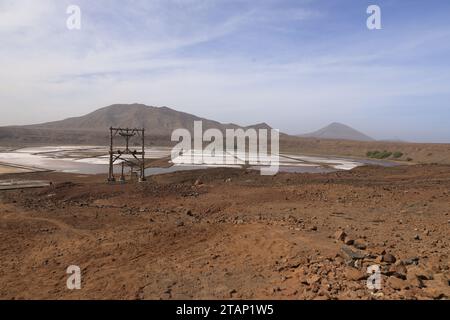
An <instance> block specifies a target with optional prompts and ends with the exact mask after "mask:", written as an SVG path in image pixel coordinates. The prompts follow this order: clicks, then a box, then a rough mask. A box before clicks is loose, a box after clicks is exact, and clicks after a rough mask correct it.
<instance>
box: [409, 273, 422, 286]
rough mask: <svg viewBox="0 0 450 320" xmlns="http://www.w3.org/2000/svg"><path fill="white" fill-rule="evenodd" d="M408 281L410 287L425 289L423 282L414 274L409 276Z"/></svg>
mask: <svg viewBox="0 0 450 320" xmlns="http://www.w3.org/2000/svg"><path fill="white" fill-rule="evenodd" d="M406 281H407V284H408V285H409V287H417V288H423V281H422V280H421V279H420V278H418V277H417V276H416V275H414V274H408V275H407V276H406Z"/></svg>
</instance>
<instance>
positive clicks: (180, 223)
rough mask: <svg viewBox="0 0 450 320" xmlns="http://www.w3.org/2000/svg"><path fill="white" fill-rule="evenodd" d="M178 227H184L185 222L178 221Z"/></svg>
mask: <svg viewBox="0 0 450 320" xmlns="http://www.w3.org/2000/svg"><path fill="white" fill-rule="evenodd" d="M176 226H177V227H182V226H184V222H183V221H181V220H178V221H177V222H176Z"/></svg>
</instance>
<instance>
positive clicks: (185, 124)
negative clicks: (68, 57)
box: [0, 103, 271, 145]
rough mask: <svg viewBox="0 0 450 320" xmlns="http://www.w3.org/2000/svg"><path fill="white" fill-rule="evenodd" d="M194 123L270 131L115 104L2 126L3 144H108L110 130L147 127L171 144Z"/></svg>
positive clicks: (151, 134) (152, 136) (259, 126)
mask: <svg viewBox="0 0 450 320" xmlns="http://www.w3.org/2000/svg"><path fill="white" fill-rule="evenodd" d="M194 121H202V124H203V131H205V130H208V129H212V128H214V129H219V130H221V131H222V132H225V130H226V129H239V128H242V129H249V128H254V129H262V128H264V129H271V127H270V126H269V125H268V124H267V123H258V124H255V125H250V126H239V125H237V124H233V123H228V124H223V123H220V122H218V121H214V120H209V119H206V118H201V117H198V116H195V115H192V114H189V113H185V112H180V111H176V110H174V109H171V108H168V107H152V106H147V105H144V104H138V103H134V104H114V105H110V106H107V107H104V108H100V109H98V110H96V111H93V112H91V113H89V114H86V115H84V116H80V117H73V118H68V119H64V120H60V121H53V122H46V123H41V124H34V125H26V126H8V127H0V141H5V142H8V143H10V142H12V143H15V142H17V143H23V144H28V143H33V144H36V143H37V144H48V143H51V144H68V143H69V144H71V143H73V144H89V145H90V144H105V143H107V141H108V135H109V132H108V129H109V128H110V127H128V128H145V135H146V136H149V137H150V139H149V140H150V141H152V143H153V144H158V143H159V144H162V145H165V144H167V143H170V139H171V135H172V132H173V131H174V130H175V129H181V128H182V129H187V130H189V131H190V132H192V133H193V130H194Z"/></svg>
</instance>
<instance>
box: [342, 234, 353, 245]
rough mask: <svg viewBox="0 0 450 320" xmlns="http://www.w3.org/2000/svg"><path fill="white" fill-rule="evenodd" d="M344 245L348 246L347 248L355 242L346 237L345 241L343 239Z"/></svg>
mask: <svg viewBox="0 0 450 320" xmlns="http://www.w3.org/2000/svg"><path fill="white" fill-rule="evenodd" d="M344 243H345V244H346V245H348V246H351V245H352V244H354V243H355V240H353V239H352V238H350V237H348V236H346V237H345V239H344Z"/></svg>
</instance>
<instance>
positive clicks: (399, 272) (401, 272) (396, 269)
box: [389, 264, 408, 280]
mask: <svg viewBox="0 0 450 320" xmlns="http://www.w3.org/2000/svg"><path fill="white" fill-rule="evenodd" d="M389 273H391V275H392V276H394V277H397V278H400V279H403V280H406V275H407V273H408V270H407V269H406V267H405V266H404V265H403V264H395V265H393V266H391V267H390V268H389Z"/></svg>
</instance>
